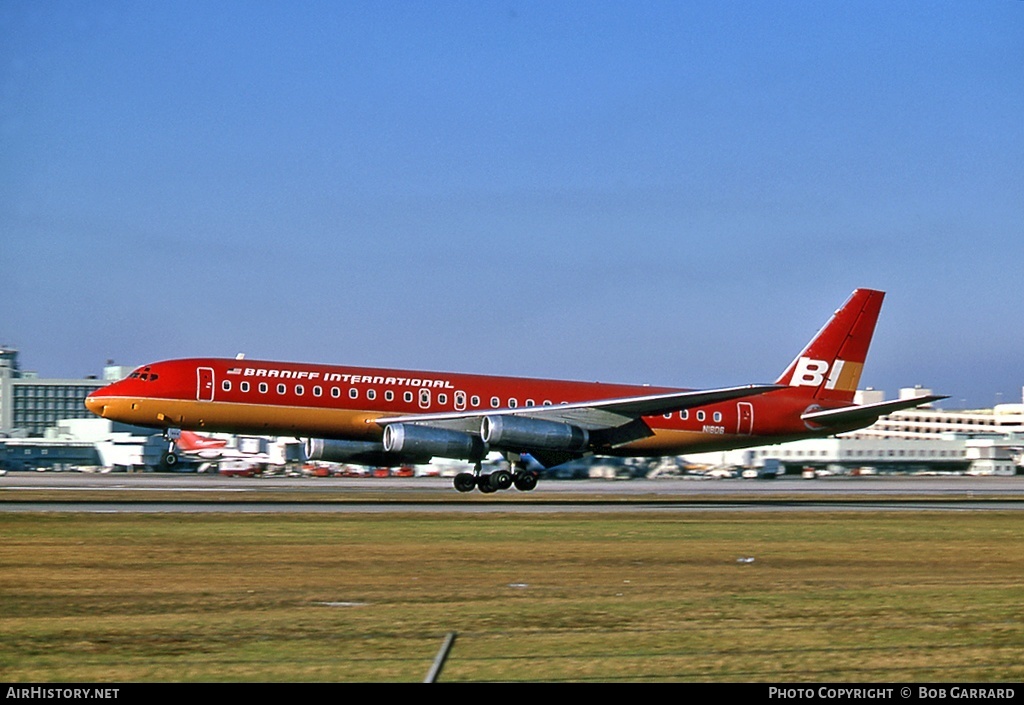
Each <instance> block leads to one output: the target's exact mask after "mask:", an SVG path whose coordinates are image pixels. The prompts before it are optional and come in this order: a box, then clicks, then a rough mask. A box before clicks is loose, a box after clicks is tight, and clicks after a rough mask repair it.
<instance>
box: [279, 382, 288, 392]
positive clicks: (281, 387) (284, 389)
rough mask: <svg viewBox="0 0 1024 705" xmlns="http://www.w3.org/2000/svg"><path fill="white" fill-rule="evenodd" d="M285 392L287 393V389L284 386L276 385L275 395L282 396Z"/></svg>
mask: <svg viewBox="0 0 1024 705" xmlns="http://www.w3.org/2000/svg"><path fill="white" fill-rule="evenodd" d="M286 391H288V388H287V387H286V386H285V385H283V384H279V385H277V393H278V394H284V393H285V392H286Z"/></svg>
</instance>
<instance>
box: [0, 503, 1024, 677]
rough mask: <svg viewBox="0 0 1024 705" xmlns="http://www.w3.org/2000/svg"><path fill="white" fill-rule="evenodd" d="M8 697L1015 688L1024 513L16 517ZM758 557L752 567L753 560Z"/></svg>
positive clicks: (9, 561)
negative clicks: (684, 687)
mask: <svg viewBox="0 0 1024 705" xmlns="http://www.w3.org/2000/svg"><path fill="white" fill-rule="evenodd" d="M0 536H2V542H0V679H3V680H6V681H43V682H55V681H85V682H110V681H120V682H136V681H419V680H422V679H423V677H424V675H425V674H426V672H427V670H428V669H429V667H430V664H431V662H432V660H433V657H434V655H435V654H436V652H437V650H438V648H439V647H440V645H441V642H442V640H443V638H444V636H445V634H447V633H448V632H451V631H455V632H458V635H459V636H458V639H457V641H456V643H455V648H454V650H453V652H452V655H451V658H450V659H449V662H448V665H447V666H446V668H445V670H444V672H443V674H442V680H444V681H476V680H506V681H519V680H523V681H534V680H540V681H586V680H597V681H619V680H624V681H634V680H635V681H667V680H686V681H703V680H707V681H776V682H778V681H785V682H806V681H862V682H863V681H872V682H882V681H934V680H941V681H984V682H990V681H1015V682H1019V681H1020V680H1022V678H1024V558H1022V556H1024V553H1022V551H1021V545H1022V539H1024V522H1022V521H1021V515H1020V513H1019V512H1005V513H1002V512H965V513H949V512H944V513H943V512H934V513H931V512H877V513H874V512H872V513H868V512H841V513H831V514H830V513H823V512H789V513H735V514H727V513H674V512H666V513H664V514H662V513H656V512H646V513H643V514H639V513H637V514H624V513H597V512H595V513H590V514H557V513H552V514H542V515H526V514H500V515H493V514H485V515H464V514H458V515H455V514H452V515H442V514H415V513H393V514H375V515H362V514H342V515H336V514H330V515H326V514H325V515H281V514H277V515H204V514H199V515H188V514H176V515H127V514H125V515H122V514H114V515H96V514H29V515H26V514H4V515H0ZM747 557H752V558H753V559H754V561H753V562H752V563H740V562H737V559H740V558H747Z"/></svg>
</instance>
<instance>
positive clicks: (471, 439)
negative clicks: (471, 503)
mask: <svg viewBox="0 0 1024 705" xmlns="http://www.w3.org/2000/svg"><path fill="white" fill-rule="evenodd" d="M384 450H385V451H387V452H388V453H399V454H410V453H412V454H418V455H428V456H431V457H433V456H437V457H441V458H458V459H462V460H481V459H482V458H483V457H484V456H485V455H487V448H486V446H485V445H484V443H483V441H481V440H480V438H479V437H477V436H472V435H470V434H468V433H463V432H462V431H451V430H448V429H446V428H434V427H432V426H420V425H418V424H406V423H393V424H391V425H389V426H388V427H387V428H385V429H384Z"/></svg>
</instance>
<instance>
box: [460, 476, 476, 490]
mask: <svg viewBox="0 0 1024 705" xmlns="http://www.w3.org/2000/svg"><path fill="white" fill-rule="evenodd" d="M475 487H476V475H474V474H473V473H471V472H460V473H459V474H458V475H456V476H455V489H457V490H458V491H459V492H472V491H473V488H475Z"/></svg>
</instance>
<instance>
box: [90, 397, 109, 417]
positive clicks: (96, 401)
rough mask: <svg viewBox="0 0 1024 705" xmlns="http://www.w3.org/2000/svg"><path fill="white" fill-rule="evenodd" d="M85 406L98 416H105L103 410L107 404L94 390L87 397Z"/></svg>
mask: <svg viewBox="0 0 1024 705" xmlns="http://www.w3.org/2000/svg"><path fill="white" fill-rule="evenodd" d="M85 408H86V409H88V410H89V411H91V412H92V413H94V414H96V415H97V416H103V412H104V411H105V410H106V408H107V407H106V404H104V403H103V401H101V400H100V398H99V397H97V396H96V392H93V393H92V394H90V395H89V396H87V397H86V398H85Z"/></svg>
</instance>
